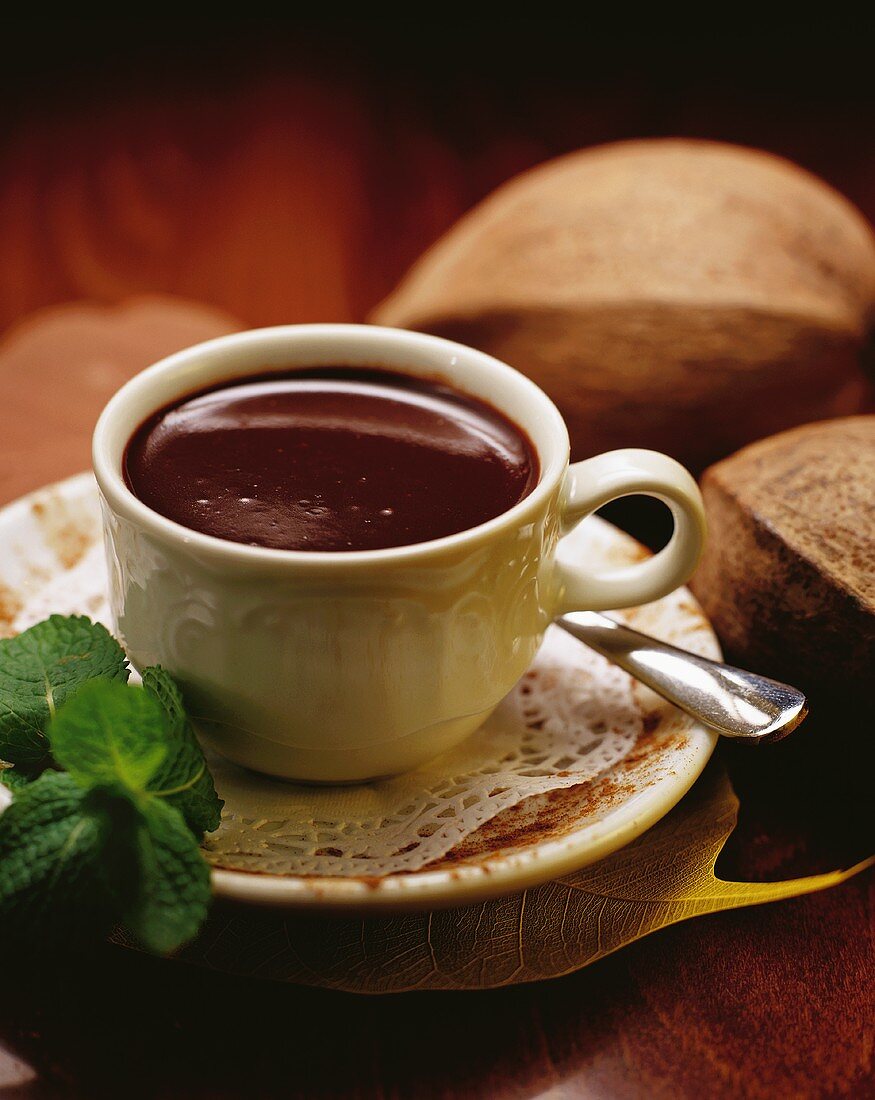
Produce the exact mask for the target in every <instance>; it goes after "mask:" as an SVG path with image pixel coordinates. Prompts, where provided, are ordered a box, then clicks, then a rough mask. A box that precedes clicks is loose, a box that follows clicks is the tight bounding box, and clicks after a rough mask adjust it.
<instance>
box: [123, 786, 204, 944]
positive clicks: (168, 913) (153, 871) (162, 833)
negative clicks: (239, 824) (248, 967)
mask: <svg viewBox="0 0 875 1100" xmlns="http://www.w3.org/2000/svg"><path fill="white" fill-rule="evenodd" d="M135 844H136V849H137V857H138V864H139V889H138V891H137V896H136V899H135V900H134V902H133V904H132V905H131V906H130V908H129V909H128V911H127V912H126V914H125V917H124V923H125V927H126V928H128V929H129V930H130V931H131V932H132V933H133V934H134V935H135V936H136V938H137V939H138V940H139V941H140V942H141V943H142V944H143V946H144V947H145V948H147V949H148V950H150V951H155V952H158V953H160V954H167V953H168V952H170V951H175V950H176V948H178V947H181V946H182V944H184V943H186V942H187V941H188V940H190V939H193V938H194V936H196V935H197V932H198V930H199V929H200V926H201V924H202V923H203V922H204V920H205V918H206V915H207V909H208V907H209V903H210V869H209V867H208V866H207V864H206V861H205V860H204V857H203V855H202V854H201V851H200V848H199V847H198V844H197V841H196V839H195V838H194V837H193V836H192V834H191V830H190V829H189V827H188V825H187V824H186V822H185V819H184V818H183V816H182V814H181V813H180V812H179V810H177V809H176V808H175V807H174V806H171V805H170V804H169V803H168V802H166V801H165V800H163V799H161V798H154V797H151V798H148V799H147V800H146V801H145V802H144V803H143V804H142V806H141V810H140V820H139V823H138V826H137V833H136V841H135Z"/></svg>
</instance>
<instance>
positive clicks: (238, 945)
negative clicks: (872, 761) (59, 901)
mask: <svg viewBox="0 0 875 1100" xmlns="http://www.w3.org/2000/svg"><path fill="white" fill-rule="evenodd" d="M737 814H738V799H737V798H736V796H735V793H734V791H733V790H732V786H731V784H730V782H729V778H728V777H727V775H726V773H725V771H724V769H723V767H722V765H721V764H720V763H719V762H715V763H714V764H712V765H711V766H710V767H709V768H708V770H707V771H706V773H705V775H704V776H703V777H702V779H701V780H700V781H699V782H698V783H697V784H696V786H695V787H694V789H693V790H692V791H691V792H690V794H689V795H687V797H686V798H685V799H684V800H683V801H682V802H681V803H680V805H678V806H677V807H676V808H675V809H674V810H673V811H672V813H670V814H669V815H668V816H667V817H665V818H664V819H663V820H662V821H661V822H660V823H659V824H657V825H655V826H654V827H653V828H652V829H650V830H649V831H648V832H646V833H645V834H644V835H643V836H642V837H640V838H639V839H638V840H637V841H635V842H634V843H633V844H630V845H629V846H628V847H626V848H624V849H623V850H622V851H620V852H618V853H616V854H615V855H613V856H611V857H609V858H608V859H605V860H603V861H602V862H600V863H598V864H595V865H594V866H592V867H588V868H585V869H584V870H582V871H579V872H577V873H576V874H574V875H569V876H567V877H565V878H563V879H559V880H557V881H556V882H552V883H548V884H547V885H545V886H541V887H538V888H536V889H532V890H527V891H526V892H525V893H523V894H516V895H513V896H511V897H507V898H500V899H498V900H496V901H489V902H484V903H482V904H480V905H474V906H469V907H467V908H464V909H450V910H445V911H442V912H441V911H438V912H434V913H425V914H415V915H409V916H397V917H371V918H368V919H366V920H359V919H352V918H345V917H336V918H326V917H325V916H324V915H308V914H298V915H286V916H283V915H282V914H277V913H271V912H268V911H254V910H253V911H250V912H246V913H243V912H242V911H241V910H236V911H235V914H236V915H235V916H233V917H231V918H230V919H229V918H227V917H224V918H223V917H221V916H218V915H217V916H214V917H213V919H212V920H211V921H210V922H209V923H208V925H207V927H206V928H205V929H204V931H203V932H202V934H201V936H200V937H199V938H198V940H197V941H196V942H195V943H194V944H192V945H191V946H190V947H189V948H187V949H186V951H185V952H183V956H182V957H184V958H187V959H189V960H190V961H192V962H197V963H202V964H204V965H207V966H210V967H215V968H218V969H222V970H228V971H231V972H234V973H245V974H256V975H259V976H262V977H268V978H274V979H277V980H280V981H289V982H300V983H303V984H306V985H317V986H325V987H328V988H332V989H343V990H348V991H351V992H356V993H394V992H400V991H402V990H409V989H484V988H493V987H496V986H503V985H511V984H515V983H518V982H530V981H537V980H539V979H543V978H553V977H557V976H559V975H561V974H567V973H570V972H571V971H573V970H578V969H580V968H581V967H583V966H586V965H587V964H589V963H591V962H595V961H596V960H597V959H600V958H603V957H604V956H605V955H608V954H610V953H611V952H612V951H616V950H617V949H618V948H620V947H624V946H625V945H626V944H628V943H632V942H633V941H634V940H637V939H640V938H641V937H642V936H646V935H648V934H649V933H651V932H655V931H657V930H658V929H660V928H665V927H666V926H667V925H669V924H675V923H677V922H678V921H682V920H687V919H689V918H690V917H695V916H700V915H701V914H705V913H715V912H719V911H720V910H723V909H734V908H739V907H741V906H745V905H759V904H762V903H763V902H768V901H778V900H780V899H782V898H789V897H794V896H796V895H798V894H807V893H812V892H814V891H816V890H823V889H825V888H826V887H829V886H834V885H836V884H838V883H840V882H844V881H845V880H846V879H848V878H850V877H851V876H852V875H854V874H856V873H857V872H858V871H861V870H863V868H864V867H867V866H871V865H872V863H873V862H875V857H873V859H870V860H867V861H865V862H864V863H861V864H858V865H857V866H855V867H851V868H850V869H849V870H846V871H834V872H831V873H829V874H822V875H813V876H811V877H809V878H802V879H792V880H789V881H786V882H772V883H749V882H727V881H724V880H722V879H719V878H717V877H716V876H715V874H714V866H715V863H716V861H717V857H718V855H719V854H720V851H721V849H722V848H723V845H724V844H725V843H726V840H727V838H728V837H729V834H730V833H731V832H732V830H733V828H734V827H735V822H736V818H737Z"/></svg>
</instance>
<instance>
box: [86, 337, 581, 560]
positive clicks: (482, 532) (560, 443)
mask: <svg viewBox="0 0 875 1100" xmlns="http://www.w3.org/2000/svg"><path fill="white" fill-rule="evenodd" d="M320 339H325V340H334V341H338V340H339V341H341V342H346V343H347V344H348V346H349V347H350V348H354V347H359V348H361V347H362V346H363V345H370V346H372V347H373V351H374V357H375V359H379V349H380V348H381V347H382V348H383V349H385V348H386V347H388V346H393V347H394V348H396V349H402V350H406V351H407V352H409V355H410V360H411V363H415V362H416V361H417V355H419V357H420V358H422V359H425V358H427V356H428V354H431V355H432V356H434V355H435V353H443V354H445V355H447V356H448V357H450V359H449V360H448V361H450V362H453V363H455V362H456V361H458V360H460V359H461V360H464V361H466V362H467V363H469V364H471V365H473V366H474V367H475V368H476V369H477V370H478V371H480V372H481V374H485V375H491V376H492V377H494V378H496V380H497V381H498V382H499V384H500V383H501V381H503V382H504V383H505V384H507V382H508V380H509V381H510V382H511V383H512V385H513V386H514V387H515V388H516V389H517V390H518V391H519V392H520V393H521V394H524V395H525V397H526V399H527V401H531V402H532V406H531V408H532V409H533V410H534V409H538V410H539V411H540V414H541V415H542V416H544V417H545V418H546V421H547V423H548V425H549V432H548V433H541V434H542V439H541V441H540V442H539V441H538V440H537V439H535V438H534V435H533V433H532V432H531V430H530V426H529V424H526V423H523V418H521V417H517V416H511V419H512V420H513V421H514V422H516V423H518V424H519V426H520V427H521V428H523V429H524V430H525V431H526V432H527V433H528V434H529V437H530V438H531V439H532V442H533V444H534V446H535V450H536V452H537V455H538V460H539V463H540V466H541V469H540V471H539V476H538V483H537V484H536V485H535V488H534V489H533V490H532V491H531V493H529V494H528V495H527V496H525V497H523V499H522V500H520V501H518V502H517V503H516V504H515V505H513V507H511V508H509V509H508V510H507V511H505V512H502V513H500V514H499V515H497V516H494V517H493V518H492V519H489V520H486V521H485V522H484V523H480V524H478V525H477V526H475V527H469V528H466V529H465V530H464V531H458V532H456V533H455V534H452V535H444V536H442V537H441V538H437V539H429V540H427V541H425V542H417V543H410V544H408V545H405V546H389V547H383V548H380V549H377V550H285V549H276V548H273V547H267V546H251V545H249V544H248V543H239V542H232V541H230V540H227V539H221V538H218V537H217V536H215V535H207V534H204V533H203V532H201V531H195V530H192V529H191V528H188V527H185V526H184V525H183V524H181V523H177V522H176V521H175V520H172V519H168V518H167V517H166V516H162V515H161V514H160V512H156V511H155V510H154V509H152V508H150V507H149V506H148V505H147V504H144V503H143V502H142V501H141V500H140V499H139V498H138V497H136V496H135V495H134V493H133V492H132V491H131V490H130V489H129V488H128V486H127V484H126V483H125V480H124V476H123V474H122V462H123V456H124V450H125V447H126V446H127V443H128V441H129V439H130V437H131V435H132V434H133V431H135V430H136V426H137V425H136V424H135V425H134V426H133V427H131V428H130V430H129V431H128V432H127V433H125V434H124V437H123V441H122V443H121V445H120V446H119V445H118V444H117V443H114V442H113V441H112V439H111V436H112V434H113V431H114V426H115V424H116V422H117V420H118V419H119V418H121V417H124V416H126V415H129V412H130V408H131V405H132V404H134V403H137V402H140V401H142V399H143V397H144V395H147V394H149V393H151V392H153V391H154V390H155V389H156V388H157V387H158V386H160V384H161V382H163V381H164V380H165V379H166V378H167V376H168V375H171V374H174V373H178V374H179V376H180V385H179V390H178V393H177V394H176V398H178V397H181V396H183V395H185V394H186V393H190V392H195V391H196V390H197V389H198V386H197V384H195V385H192V384H191V381H192V379H191V375H192V374H193V372H194V370H195V368H196V366H197V365H198V364H203V363H206V362H209V360H210V359H211V358H212V357H215V356H217V355H219V354H233V353H234V352H240V353H243V352H251V351H252V350H253V348H257V347H258V346H259V345H264V346H265V347H266V348H267V347H268V346H269V347H271V348H273V349H275V348H276V345H277V343H280V344H285V343H288V345H289V347H290V348H291V346H292V345H294V344H296V343H304V344H306V343H307V342H313V341H316V340H320ZM289 354H290V357H291V351H290V353H289ZM311 365H312V364H311ZM375 365H376V364H375ZM301 366H304V363H303V362H302V363H301ZM391 366H392V369H398V370H402V371H403V369H404V368H403V366H401V365H396V364H392V365H391ZM293 367H294V363H291V364H286V365H285V367H283V366H282V365H277V367H276V369H277V370H278V371H280V370H283V369H290V368H293ZM247 373H253V374H255V373H261V374H263V373H264V367H263V366H261V369H260V370H258V371H257V370H256V369H255V368H252V369H251V370H250V369H247V367H246V366H244V365H242V364H241V366H240V369H239V370H238V371H237V372H236V373H235V372H234V371H231V372H230V373H229V374H228V375H227V377H228V378H229V379H231V378H235V377H245V375H246V374H247ZM411 373H413V372H411ZM186 381H188V384H186ZM207 384H209V383H207ZM452 385H454V386H456V388H458V389H461V390H462V391H463V392H465V386H464V384H463V383H459V382H458V381H456V380H455V379H454V380H453V381H452ZM473 396H478V395H476V394H475V395H473ZM176 398H174V397H170V398H169V399H168V398H166V397H164V398H162V399H156V400H155V402H154V404H152V405H151V406H150V412H155V411H157V410H158V409H160V408H162V407H163V406H164V405H166V404H168V403H169V402H172V401H173V400H175V399H176ZM482 399H483V398H482V397H481V400H482ZM145 404H147V405H149V402H148V401H147V402H145ZM527 407H528V406H527ZM150 412H146V413H145V414H143V415H141V416H140V415H138V417H137V418H136V419H137V424H139V423H142V421H143V420H144V419H145V418H146V417H147V416H148V415H149V414H150ZM505 415H510V414H508V413H505ZM533 418H534V413H533V416H532V418H530V422H529V423H531V419H533ZM547 439H549V445H548V446H544V441H545V440H547ZM550 447H552V453H549V454H547V453H545V450H548V449H549V448H550ZM569 454H570V442H569V437H568V429H567V427H566V425H565V421H564V420H563V419H562V416H561V414H560V412H559V410H558V409H557V408H556V406H555V405H554V403H553V402H552V401H551V400H550V398H549V397H548V396H547V395H546V394H545V393H544V391H543V390H542V389H541V388H540V387H539V386H537V385H536V384H535V383H534V382H533V381H532V380H531V379H530V378H527V377H526V376H525V375H524V374H522V373H521V372H520V371H518V370H515V369H514V368H513V367H511V366H509V365H508V364H507V363H503V362H502V361H501V360H499V359H496V358H494V357H493V356H491V355H487V354H486V353H484V352H481V351H477V350H476V349H474V348H470V347H467V346H466V345H464V344H459V343H456V342H454V341H452V340H446V339H444V338H443V337H439V336H431V335H427V334H425V333H420V332H414V331H411V330H407V329H395V328H388V327H384V326H379V325H359V324H346V323H326V324H294V325H276V326H270V327H266V328H257V329H247V330H244V331H242V332H235V333H231V334H229V335H226V336H219V337H216V338H215V339H212V340H207V341H204V342H202V343H199V344H194V345H192V346H191V347H188V348H185V349H183V350H182V351H179V352H176V353H174V354H173V355H169V356H166V357H165V358H163V359H160V360H158V361H157V362H156V363H153V364H152V365H151V366H149V367H146V368H145V369H144V370H142V371H140V372H139V373H138V374H136V375H134V377H133V378H131V379H129V380H128V381H127V382H125V383H124V385H123V386H121V388H120V389H118V390H117V391H116V393H115V394H114V395H113V396H112V397H111V398H110V400H109V401H108V402H107V404H106V405H105V406H104V409H103V411H102V412H101V414H100V416H99V418H98V420H97V424H96V426H95V429H94V434H93V437H92V464H93V468H94V475H95V477H96V479H97V484H98V487H99V489H100V492H101V494H102V495H103V497H104V499H105V500H106V502H107V504H108V505H109V507H110V509H111V511H112V512H114V513H116V514H117V515H120V516H122V517H124V518H126V519H128V520H130V521H133V522H134V523H136V524H138V525H140V526H142V527H144V528H145V529H146V530H147V531H149V532H150V533H151V534H153V535H155V536H158V537H160V538H163V539H164V540H167V541H171V542H176V543H181V544H183V545H184V546H185V547H186V549H188V550H197V551H198V552H200V554H201V555H204V556H205V557H206V559H208V560H212V561H213V562H215V563H216V564H223V565H234V564H237V565H250V566H256V565H273V566H277V565H279V566H283V565H285V566H291V565H294V566H295V567H296V568H303V569H307V568H318V569H319V570H320V571H321V570H324V569H326V568H328V569H347V568H349V567H350V566H364V565H383V564H402V563H403V564H408V563H415V562H416V561H417V560H419V559H422V558H426V557H428V556H429V555H432V554H435V553H438V552H444V551H450V552H452V551H454V550H461V549H465V548H472V547H473V546H475V545H478V544H481V543H483V542H485V541H487V540H488V539H490V538H491V537H492V536H493V535H495V534H496V533H498V532H499V531H501V530H502V529H503V528H506V527H508V526H513V525H516V524H518V523H519V522H520V521H521V520H522V521H524V520H525V518H526V515H527V513H529V512H531V513H534V512H536V511H537V510H538V509H539V508H540V506H541V505H542V504H543V503H544V502H545V500H546V498H548V497H549V496H550V494H551V493H552V492H553V491H554V490H555V488H556V486H557V484H558V482H559V480H560V478H561V477H562V474H563V473H564V470H565V468H566V467H567V464H568V460H569Z"/></svg>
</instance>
